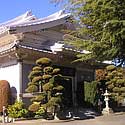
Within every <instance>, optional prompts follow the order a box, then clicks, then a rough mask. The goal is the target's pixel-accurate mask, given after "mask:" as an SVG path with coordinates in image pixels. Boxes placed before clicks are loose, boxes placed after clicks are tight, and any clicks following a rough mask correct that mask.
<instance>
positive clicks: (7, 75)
mask: <svg viewBox="0 0 125 125" xmlns="http://www.w3.org/2000/svg"><path fill="white" fill-rule="evenodd" d="M0 80H7V81H8V82H9V83H10V87H11V88H12V87H15V88H16V91H17V98H18V95H19V93H20V88H19V64H15V65H11V66H6V67H3V68H0ZM15 94H16V93H15V92H13V93H12V95H13V96H15Z"/></svg>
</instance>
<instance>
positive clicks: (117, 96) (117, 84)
mask: <svg viewBox="0 0 125 125" xmlns="http://www.w3.org/2000/svg"><path fill="white" fill-rule="evenodd" d="M106 70H107V73H106V75H105V79H106V86H107V88H108V91H109V92H110V93H111V97H112V98H113V99H114V100H115V101H116V102H117V103H118V104H120V103H122V102H123V99H124V98H125V95H124V93H125V79H124V78H123V69H122V68H120V67H115V66H114V65H110V66H107V67H106Z"/></svg>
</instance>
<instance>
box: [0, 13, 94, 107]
mask: <svg viewBox="0 0 125 125" xmlns="http://www.w3.org/2000/svg"><path fill="white" fill-rule="evenodd" d="M69 18H70V14H65V13H64V12H63V11H59V12H57V13H55V14H52V15H50V16H48V17H45V18H40V19H38V18H37V17H35V16H34V15H32V13H31V12H26V13H25V14H23V15H21V16H19V17H16V18H15V19H12V20H10V21H8V22H5V23H2V24H0V80H7V81H8V82H9V83H10V86H11V89H12V96H13V97H14V98H17V99H20V98H21V99H22V100H23V99H24V100H25V99H26V98H27V96H28V95H27V94H26V93H25V89H26V88H27V83H28V74H29V72H30V71H31V70H32V67H33V66H34V64H35V61H36V60H37V59H39V58H41V57H48V58H50V59H52V61H53V63H54V65H56V66H58V67H60V69H61V72H62V75H63V76H65V77H67V78H69V81H68V83H67V85H66V90H67V92H68V94H67V96H68V98H69V100H70V103H72V104H73V105H76V104H79V103H80V102H79V100H78V97H80V95H81V92H82V87H81V83H82V82H84V81H92V80H93V79H94V71H95V67H94V66H90V65H89V64H87V63H71V62H72V61H73V60H75V59H76V53H77V51H76V50H75V49H74V48H73V47H72V46H69V45H67V44H65V43H64V42H63V36H64V32H63V30H65V29H69V28H73V25H72V24H71V23H70V22H69V21H68V19H69ZM82 52H83V53H84V52H86V51H82ZM81 98H82V97H81Z"/></svg>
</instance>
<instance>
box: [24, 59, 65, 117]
mask: <svg viewBox="0 0 125 125" xmlns="http://www.w3.org/2000/svg"><path fill="white" fill-rule="evenodd" d="M59 71H60V69H58V68H53V67H52V60H51V59H49V58H40V59H38V60H36V66H34V67H33V69H32V71H31V72H30V74H29V76H28V78H29V83H28V87H27V89H26V92H30V93H33V94H34V97H33V98H32V99H31V101H32V102H33V103H32V104H31V105H30V106H29V110H30V111H32V112H34V113H36V112H37V114H39V115H40V112H41V115H43V113H44V112H45V113H47V112H51V113H53V115H55V112H56V107H58V106H59V105H60V104H61V95H62V90H63V89H64V87H63V86H62V83H61V79H62V76H61V74H59ZM43 109H44V110H43Z"/></svg>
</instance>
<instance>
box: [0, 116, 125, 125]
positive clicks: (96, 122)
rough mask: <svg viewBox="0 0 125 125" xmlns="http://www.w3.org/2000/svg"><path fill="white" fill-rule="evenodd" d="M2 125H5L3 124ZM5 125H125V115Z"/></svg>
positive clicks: (32, 121)
mask: <svg viewBox="0 0 125 125" xmlns="http://www.w3.org/2000/svg"><path fill="white" fill-rule="evenodd" d="M0 125H3V124H2V123H1V124H0ZM4 125H125V114H114V115H109V116H99V117H96V118H94V119H87V120H71V121H65V122H64V121H63V122H62V121H45V120H25V121H16V122H15V123H6V124H4Z"/></svg>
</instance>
